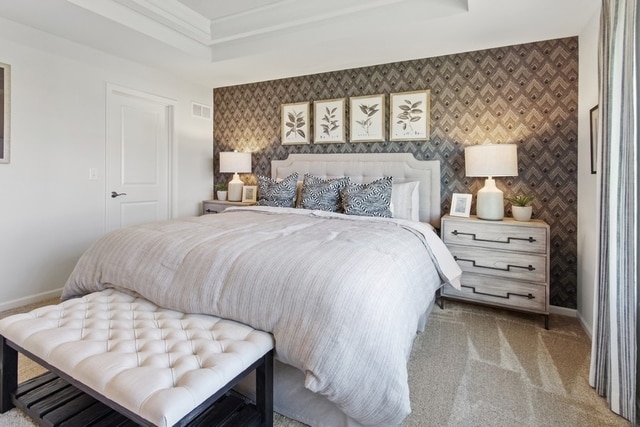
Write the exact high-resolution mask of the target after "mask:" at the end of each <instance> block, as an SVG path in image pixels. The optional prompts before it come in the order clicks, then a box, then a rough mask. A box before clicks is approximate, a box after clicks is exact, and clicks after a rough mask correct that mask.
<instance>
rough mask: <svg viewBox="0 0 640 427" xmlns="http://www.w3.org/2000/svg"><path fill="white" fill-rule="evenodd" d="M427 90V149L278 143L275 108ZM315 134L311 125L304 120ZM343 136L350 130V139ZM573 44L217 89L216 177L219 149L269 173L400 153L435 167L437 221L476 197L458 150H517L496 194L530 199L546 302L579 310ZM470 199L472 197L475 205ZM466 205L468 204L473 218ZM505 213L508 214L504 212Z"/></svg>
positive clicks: (477, 183)
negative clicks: (295, 158) (541, 230)
mask: <svg viewBox="0 0 640 427" xmlns="http://www.w3.org/2000/svg"><path fill="white" fill-rule="evenodd" d="M424 89H429V90H430V91H431V97H430V105H431V126H430V127H431V133H430V138H429V140H428V141H388V140H386V141H383V142H364V143H363V142H354V143H351V142H346V143H337V144H336V143H331V144H319V143H313V142H312V143H311V144H308V145H282V144H281V143H280V140H281V135H280V128H281V117H280V111H281V105H282V104H287V103H294V102H304V101H310V102H311V111H313V101H316V100H326V99H335V98H347V102H346V105H347V120H346V122H347V124H348V122H349V120H348V114H349V111H348V104H349V103H348V98H349V97H352V96H364V95H376V94H385V95H386V96H385V101H386V107H385V111H386V114H387V120H385V123H386V127H387V129H386V135H388V134H389V129H388V123H389V120H388V111H389V94H391V93H399V92H406V91H414V90H424ZM311 119H312V123H311V124H312V127H311V129H313V117H311ZM348 134H349V132H348V129H347V135H348ZM577 137H578V38H577V37H570V38H563V39H556V40H547V41H541V42H536V43H527V44H522V45H515V46H506V47H501V48H496V49H488V50H481V51H475V52H467V53H461V54H455V55H447V56H440V57H434V58H426V59H418V60H411V61H403V62H396V63H391V64H384V65H376V66H371V67H363V68H357V69H350V70H343V71H335V72H328V73H322V74H314V75H308V76H300V77H292V78H287V79H281V80H274V81H267V82H260V83H253V84H247V85H240V86H232V87H223V88H216V89H214V170H215V172H216V173H215V180H216V182H226V181H228V180H229V179H230V176H228V175H226V174H224V175H221V174H220V173H219V167H218V166H219V165H218V162H219V152H220V151H230V150H238V151H251V152H252V153H253V159H252V162H253V165H252V170H253V174H248V175H244V176H242V178H243V180H244V181H245V183H251V184H255V183H256V181H257V180H256V175H257V174H261V175H265V176H270V174H271V166H270V162H271V160H275V159H285V158H287V156H288V155H289V153H354V152H356V153H363V152H371V153H382V152H409V153H413V154H414V156H415V157H416V158H417V159H420V160H431V159H436V160H440V162H441V173H442V194H441V198H442V214H443V215H444V214H446V213H448V212H449V206H450V203H451V195H452V194H453V193H471V194H473V195H474V196H475V194H476V192H477V191H478V190H479V189H480V188H481V187H482V186H483V185H484V179H481V178H467V177H465V173H464V147H465V146H467V145H473V144H485V143H515V144H517V145H518V162H519V175H518V176H517V177H505V178H496V183H497V186H498V187H499V188H501V189H502V190H503V191H504V192H505V196H509V195H515V194H531V195H534V196H535V197H536V199H535V200H534V202H533V203H532V206H533V211H534V214H533V216H534V218H538V219H542V220H544V221H546V222H547V223H549V224H550V226H551V296H550V297H551V304H552V305H556V306H561V307H566V308H572V309H573V308H576V305H577V268H576V259H577V247H576V226H577V212H576V205H577V157H578V155H577V153H578V149H577ZM474 202H475V197H474ZM474 208H475V206H472V213H473V212H474ZM505 213H506V215H508V216H509V215H510V210H509V204H508V203H505Z"/></svg>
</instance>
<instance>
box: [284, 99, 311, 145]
mask: <svg viewBox="0 0 640 427" xmlns="http://www.w3.org/2000/svg"><path fill="white" fill-rule="evenodd" d="M281 110H282V126H281V132H282V134H281V144H282V145H294V144H309V143H310V142H311V135H310V134H309V129H310V125H309V121H310V117H309V102H308V101H307V102H296V103H291V104H282V106H281Z"/></svg>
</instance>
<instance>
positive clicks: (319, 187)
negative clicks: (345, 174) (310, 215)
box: [301, 173, 350, 212]
mask: <svg viewBox="0 0 640 427" xmlns="http://www.w3.org/2000/svg"><path fill="white" fill-rule="evenodd" d="M349 182H350V181H349V178H337V179H322V178H318V177H317V176H313V175H309V174H308V173H305V174H304V182H303V184H302V204H301V207H302V208H304V209H319V210H323V211H329V212H341V211H342V206H341V203H340V191H341V190H342V189H343V188H344V187H346V186H347V184H349Z"/></svg>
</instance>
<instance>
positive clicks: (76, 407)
mask: <svg viewBox="0 0 640 427" xmlns="http://www.w3.org/2000/svg"><path fill="white" fill-rule="evenodd" d="M18 351H20V352H21V353H23V354H25V355H26V356H27V357H29V358H31V359H32V360H34V361H35V362H37V363H39V364H40V365H42V366H44V367H46V368H47V369H49V370H50V371H52V372H48V373H46V374H43V375H41V376H39V377H36V378H33V379H31V380H28V381H25V382H23V383H22V384H20V385H18V384H17V377H18V376H17V372H18V357H17V352H18ZM254 369H255V370H256V391H257V398H256V405H252V404H250V403H248V402H247V401H246V400H245V399H243V398H241V397H239V396H238V395H237V394H234V393H232V392H229V390H230V389H231V388H232V387H233V386H234V385H235V384H236V383H237V382H238V381H240V380H241V379H242V378H243V377H244V376H246V375H247V374H248V373H249V372H251V371H253V370H254ZM54 372H55V373H54ZM114 406H117V405H114V403H113V402H111V401H109V400H108V399H105V398H104V397H103V396H100V395H98V394H97V393H95V392H94V391H93V390H91V389H89V388H88V387H86V386H84V385H83V384H80V383H78V382H77V381H75V380H73V378H71V377H70V376H69V375H67V374H65V373H63V372H56V369H55V368H53V367H51V366H49V365H48V364H47V363H46V362H45V361H43V360H40V359H39V358H38V357H35V356H33V355H32V354H30V353H29V352H27V351H25V350H23V349H21V348H20V347H19V346H17V345H16V344H14V343H12V342H10V341H9V340H7V339H5V338H4V337H2V336H0V413H4V412H6V411H8V410H9V409H11V408H13V407H17V408H19V409H20V410H22V411H23V412H24V413H26V414H27V415H28V416H29V417H31V418H32V419H33V420H35V421H36V422H37V423H38V424H39V425H40V426H50V427H54V426H73V427H81V426H88V425H91V426H137V425H149V423H148V422H146V421H145V420H143V419H141V418H139V417H138V416H136V415H135V414H132V413H130V412H129V411H127V410H126V409H124V408H121V407H118V408H117V410H116V409H114ZM176 425H179V426H202V427H205V426H207V427H209V426H230V425H242V426H272V425H273V351H270V352H269V353H267V354H266V355H265V356H264V357H262V358H261V359H260V360H259V361H257V362H256V363H255V364H254V365H252V366H251V367H249V368H248V369H247V370H246V371H244V372H243V373H241V374H240V375H238V376H237V377H236V378H235V379H234V380H233V381H231V382H230V383H229V384H228V385H227V386H226V387H224V388H223V389H221V390H219V391H218V393H216V394H215V395H214V396H211V398H209V399H207V400H206V401H205V402H204V403H203V404H202V405H200V406H198V407H197V408H195V409H194V410H193V411H192V412H191V413H189V414H188V415H187V416H185V417H184V418H183V419H182V420H181V421H180V422H179V423H178V424H176Z"/></svg>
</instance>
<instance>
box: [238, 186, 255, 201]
mask: <svg viewBox="0 0 640 427" xmlns="http://www.w3.org/2000/svg"><path fill="white" fill-rule="evenodd" d="M256 200H258V186H257V185H245V186H243V187H242V201H243V202H255V201H256Z"/></svg>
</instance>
